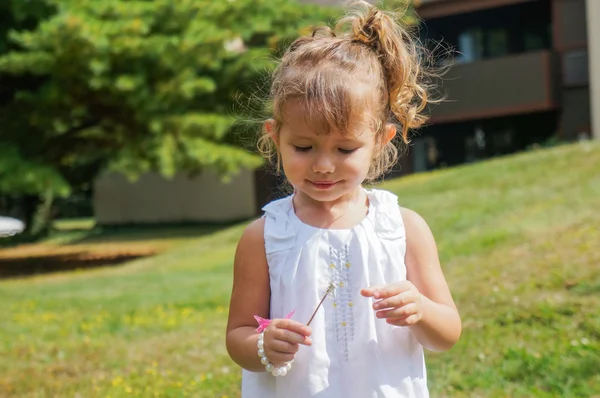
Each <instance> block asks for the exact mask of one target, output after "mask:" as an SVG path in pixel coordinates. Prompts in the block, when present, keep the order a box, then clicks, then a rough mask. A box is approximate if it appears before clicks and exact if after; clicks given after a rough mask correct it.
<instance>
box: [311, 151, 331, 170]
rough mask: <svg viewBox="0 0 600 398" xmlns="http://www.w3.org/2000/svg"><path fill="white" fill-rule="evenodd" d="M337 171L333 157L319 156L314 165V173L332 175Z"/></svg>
mask: <svg viewBox="0 0 600 398" xmlns="http://www.w3.org/2000/svg"><path fill="white" fill-rule="evenodd" d="M334 171H335V164H334V163H333V159H332V158H331V156H329V155H327V154H318V155H317V157H316V159H315V161H314V163H313V172H315V173H321V174H331V173H333V172H334Z"/></svg>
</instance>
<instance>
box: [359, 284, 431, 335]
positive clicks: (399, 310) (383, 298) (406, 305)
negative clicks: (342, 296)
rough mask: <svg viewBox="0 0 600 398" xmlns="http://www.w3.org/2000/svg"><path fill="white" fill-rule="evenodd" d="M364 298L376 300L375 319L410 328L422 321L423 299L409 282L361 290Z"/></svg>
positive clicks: (374, 306)
mask: <svg viewBox="0 0 600 398" xmlns="http://www.w3.org/2000/svg"><path fill="white" fill-rule="evenodd" d="M360 294H362V295H363V296H364V297H372V298H374V299H376V300H377V301H375V302H374V303H373V309H374V310H375V311H376V316H377V318H380V319H385V320H386V321H387V323H389V324H391V325H396V326H411V325H415V324H417V323H419V322H420V321H421V319H423V310H424V304H425V303H424V301H425V297H424V296H423V295H422V294H421V293H420V292H419V290H418V289H417V288H416V287H415V285H413V284H412V283H411V282H410V281H402V282H396V283H392V284H389V285H385V286H372V287H368V288H365V289H361V291H360Z"/></svg>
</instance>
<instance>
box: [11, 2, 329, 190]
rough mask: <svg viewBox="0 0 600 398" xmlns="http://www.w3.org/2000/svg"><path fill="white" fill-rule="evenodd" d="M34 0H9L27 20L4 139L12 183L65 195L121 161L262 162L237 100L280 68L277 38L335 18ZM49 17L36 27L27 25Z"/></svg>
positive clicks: (121, 166) (198, 165)
mask: <svg viewBox="0 0 600 398" xmlns="http://www.w3.org/2000/svg"><path fill="white" fill-rule="evenodd" d="M22 3H23V2H19V1H13V2H10V3H7V4H4V5H3V6H2V7H4V8H5V9H7V10H8V11H10V15H12V20H11V21H12V22H11V23H12V26H13V27H14V28H15V29H13V30H11V31H10V32H9V36H8V37H9V39H10V43H11V46H12V47H14V50H12V51H9V52H6V53H5V54H3V55H1V56H0V76H1V77H2V79H3V81H6V82H9V83H10V86H11V90H10V91H8V90H7V89H4V90H7V91H5V93H4V95H5V98H6V100H5V101H3V102H2V104H3V105H2V106H1V107H0V118H2V119H3V120H9V124H8V126H7V128H3V130H2V131H1V132H0V142H2V148H3V150H5V151H9V152H10V153H11V154H12V155H11V157H10V160H6V161H5V163H8V162H11V168H10V169H9V168H2V169H0V190H2V191H4V190H5V189H7V190H8V192H12V193H24V192H31V191H32V190H33V191H35V190H36V189H37V190H38V193H40V192H42V191H43V189H42V188H48V187H49V184H50V185H51V186H52V187H54V190H55V192H56V193H59V194H65V193H67V192H68V190H67V189H65V187H71V188H75V189H78V188H80V187H85V186H86V185H89V183H90V182H91V181H93V179H94V177H95V176H96V175H97V173H98V172H99V171H100V170H102V168H104V167H106V165H107V164H109V163H110V164H111V165H112V167H113V168H115V169H117V170H120V171H123V172H126V173H129V174H133V175H136V174H139V173H142V172H144V171H146V170H150V169H152V170H157V171H160V172H162V173H163V174H164V175H167V176H172V175H173V174H174V173H176V172H178V171H192V172H198V171H201V170H202V169H205V168H212V169H216V170H218V171H219V172H221V173H222V174H224V175H227V174H230V173H233V172H235V171H237V170H238V169H239V168H241V167H256V166H258V165H259V164H260V163H261V160H260V158H259V157H258V156H256V155H254V154H252V153H249V152H248V151H247V150H245V149H244V148H243V147H240V145H239V143H240V141H241V140H240V138H239V137H236V136H235V135H234V134H232V125H233V121H234V119H235V118H234V117H233V115H232V113H231V109H232V105H234V104H235V103H236V101H238V100H239V99H240V98H244V97H245V96H248V95H250V94H251V93H252V92H251V90H252V89H253V84H254V83H256V82H258V81H260V80H261V79H262V78H264V75H265V71H268V70H269V69H270V68H272V65H273V62H272V59H271V54H272V52H273V50H275V49H276V44H277V43H280V42H281V41H283V40H285V39H286V38H293V37H295V36H296V35H297V34H298V30H299V28H300V27H302V26H306V25H307V24H310V23H311V22H319V21H322V20H324V19H327V18H328V14H327V11H326V10H325V9H321V8H317V7H315V6H300V5H297V4H295V3H294V2H290V1H287V0H270V1H266V0H260V1H255V0H236V1H214V0H194V1H191V0H153V1H150V0H138V1H124V0H104V1H102V2H90V1H85V0H60V1H59V0H45V1H42V0H38V1H35V2H33V3H34V4H35V5H36V8H31V9H28V8H26V7H23V4H22ZM29 3H30V2H28V4H29ZM27 12H29V14H26V13H27ZM44 12H45V13H46V14H44ZM43 15H50V16H48V17H46V18H43V19H41V20H39V24H33V25H34V26H32V28H31V29H29V30H28V29H21V28H22V27H23V25H22V24H19V23H18V22H19V21H22V20H23V18H30V19H31V18H32V17H35V16H38V17H41V16H43ZM30 25H32V24H30ZM5 47H6V46H5ZM6 48H8V47H6ZM19 165H21V166H22V167H21V166H19ZM8 170H12V171H13V172H14V171H16V173H9V172H8ZM19 176H27V178H24V179H21V178H20V177H19ZM36 178H37V180H38V181H31V179H36ZM18 180H22V181H21V182H20V183H18ZM5 192H6V191H5Z"/></svg>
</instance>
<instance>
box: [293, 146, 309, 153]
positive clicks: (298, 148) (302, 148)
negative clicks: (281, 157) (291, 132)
mask: <svg viewBox="0 0 600 398" xmlns="http://www.w3.org/2000/svg"><path fill="white" fill-rule="evenodd" d="M294 149H295V150H296V152H308V151H310V150H311V149H312V147H310V146H297V145H294Z"/></svg>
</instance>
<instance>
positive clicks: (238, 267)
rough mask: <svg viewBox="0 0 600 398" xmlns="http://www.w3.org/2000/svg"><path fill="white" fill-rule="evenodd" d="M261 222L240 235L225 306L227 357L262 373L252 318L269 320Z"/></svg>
mask: <svg viewBox="0 0 600 398" xmlns="http://www.w3.org/2000/svg"><path fill="white" fill-rule="evenodd" d="M264 227H265V220H264V218H260V219H258V220H256V221H254V222H253V223H252V224H250V225H249V226H248V227H247V228H246V230H245V231H244V233H243V235H242V237H241V238H240V241H239V243H238V247H237V250H236V253H235V260H234V265H233V289H232V292H231V302H230V304H229V319H228V321H227V337H226V345H227V351H228V352H229V356H230V357H231V359H233V360H234V361H235V362H236V363H237V364H238V365H240V366H241V367H242V368H244V369H247V370H250V371H264V369H265V367H264V365H262V364H261V363H260V358H259V357H258V355H257V347H256V343H257V341H258V335H259V334H258V333H257V332H256V331H255V330H256V327H257V324H256V320H255V319H254V317H253V315H258V316H260V317H262V318H269V298H270V290H271V289H270V285H269V268H268V266H267V259H266V255H265V242H264V237H263V231H264Z"/></svg>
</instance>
